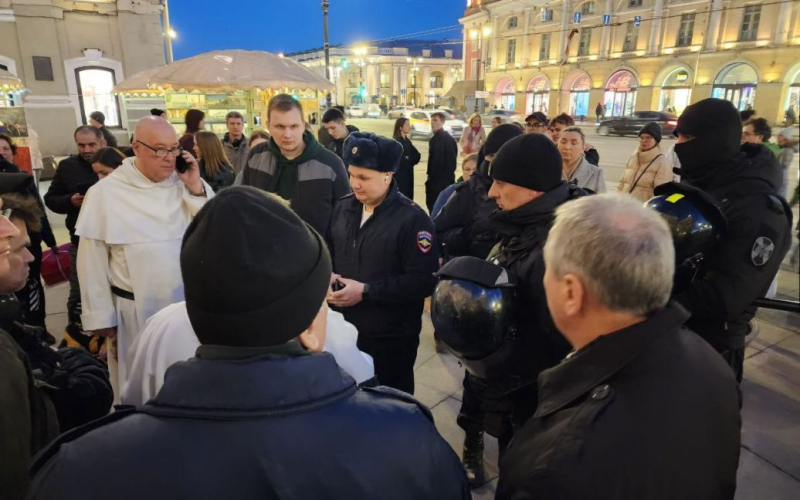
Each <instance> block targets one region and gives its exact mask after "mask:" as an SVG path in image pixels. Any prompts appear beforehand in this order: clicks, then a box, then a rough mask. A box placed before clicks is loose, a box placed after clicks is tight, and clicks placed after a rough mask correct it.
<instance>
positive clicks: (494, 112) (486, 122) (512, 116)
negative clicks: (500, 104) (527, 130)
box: [481, 109, 525, 127]
mask: <svg viewBox="0 0 800 500" xmlns="http://www.w3.org/2000/svg"><path fill="white" fill-rule="evenodd" d="M495 116H499V117H500V119H501V120H503V123H511V122H517V123H519V124H520V125H525V117H524V116H522V115H521V114H519V113H517V112H516V111H512V110H510V109H491V110H489V112H488V113H486V114H484V115H481V118H482V122H483V126H484V127H489V126H491V124H492V120H493V119H494V117H495Z"/></svg>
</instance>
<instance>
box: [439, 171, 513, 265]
mask: <svg viewBox="0 0 800 500" xmlns="http://www.w3.org/2000/svg"><path fill="white" fill-rule="evenodd" d="M488 169H489V164H488V162H484V163H483V165H481V166H480V168H478V169H476V170H475V172H474V173H473V174H472V177H471V178H470V179H469V181H467V182H462V183H461V184H458V185H457V186H456V189H455V193H453V196H452V197H451V198H450V200H449V201H448V202H447V203H446V204H445V205H444V207H443V208H442V211H441V212H439V215H437V216H436V219H434V221H433V222H434V224H435V225H436V235H437V236H438V237H439V243H440V245H441V246H442V254H443V255H444V256H445V257H446V258H448V259H449V258H452V257H460V256H462V255H471V256H473V257H478V258H479V259H485V258H486V257H487V256H488V255H489V252H490V251H491V250H492V248H493V247H494V246H495V244H496V243H497V241H498V240H499V239H500V234H499V233H498V232H497V231H496V230H495V229H494V228H492V226H491V224H490V223H489V217H490V216H491V215H492V214H493V213H494V212H495V211H496V210H497V202H496V201H495V200H493V199H491V198H489V189H490V188H491V187H492V178H491V177H489V174H488V172H489V170H488Z"/></svg>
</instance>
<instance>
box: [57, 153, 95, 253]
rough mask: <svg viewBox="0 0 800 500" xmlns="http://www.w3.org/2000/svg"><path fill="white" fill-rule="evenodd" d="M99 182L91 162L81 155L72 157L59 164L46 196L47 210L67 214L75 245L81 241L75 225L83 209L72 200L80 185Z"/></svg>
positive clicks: (68, 227)
mask: <svg viewBox="0 0 800 500" xmlns="http://www.w3.org/2000/svg"><path fill="white" fill-rule="evenodd" d="M97 180H98V179H97V174H95V173H94V170H92V166H91V165H90V164H89V162H87V161H85V160H84V159H83V157H82V156H80V155H78V156H70V157H69V158H65V159H63V160H61V162H59V164H58V168H56V175H55V177H53V181H52V182H51V183H50V189H48V190H47V193H46V194H45V195H44V203H45V205H47V208H49V209H50V210H52V211H53V212H55V213H57V214H66V216H67V220H66V224H67V229H69V236H70V239H71V240H72V243H73V244H75V245H77V244H78V240H79V238H78V236H77V235H76V234H75V223H76V222H77V221H78V214H79V213H80V212H81V209H80V208H77V207H75V206H74V205H73V204H72V202H71V201H70V198H72V195H74V194H75V193H77V192H78V188H79V186H80V185H92V184H94V183H95V182H97Z"/></svg>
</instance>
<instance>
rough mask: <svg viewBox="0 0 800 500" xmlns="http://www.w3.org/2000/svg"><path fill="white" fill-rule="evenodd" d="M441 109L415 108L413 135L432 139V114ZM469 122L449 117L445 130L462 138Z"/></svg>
mask: <svg viewBox="0 0 800 500" xmlns="http://www.w3.org/2000/svg"><path fill="white" fill-rule="evenodd" d="M437 111H439V110H436V109H415V110H414V111H412V112H411V116H410V117H409V120H410V121H411V134H410V135H411V137H424V138H426V139H430V138H431V137H432V136H433V129H432V128H431V115H433V114H434V113H436V112H437ZM466 126H467V124H466V123H464V121H463V120H457V119H454V120H451V119H447V120H445V122H444V130H445V131H446V132H447V133H448V134H450V135H452V136H453V138H454V139H456V140H458V139H461V134H462V133H463V132H464V129H465V128H466Z"/></svg>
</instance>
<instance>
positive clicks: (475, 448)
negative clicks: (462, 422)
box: [461, 432, 486, 489]
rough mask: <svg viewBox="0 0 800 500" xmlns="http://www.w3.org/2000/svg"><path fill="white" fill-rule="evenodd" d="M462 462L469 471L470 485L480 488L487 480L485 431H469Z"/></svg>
mask: <svg viewBox="0 0 800 500" xmlns="http://www.w3.org/2000/svg"><path fill="white" fill-rule="evenodd" d="M461 463H462V464H463V465H464V469H465V470H466V471H467V482H469V487H470V488H472V489H474V488H480V487H481V486H483V484H484V483H485V482H486V476H485V474H484V472H483V432H467V435H466V437H465V438H464V453H463V455H462V459H461Z"/></svg>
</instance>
